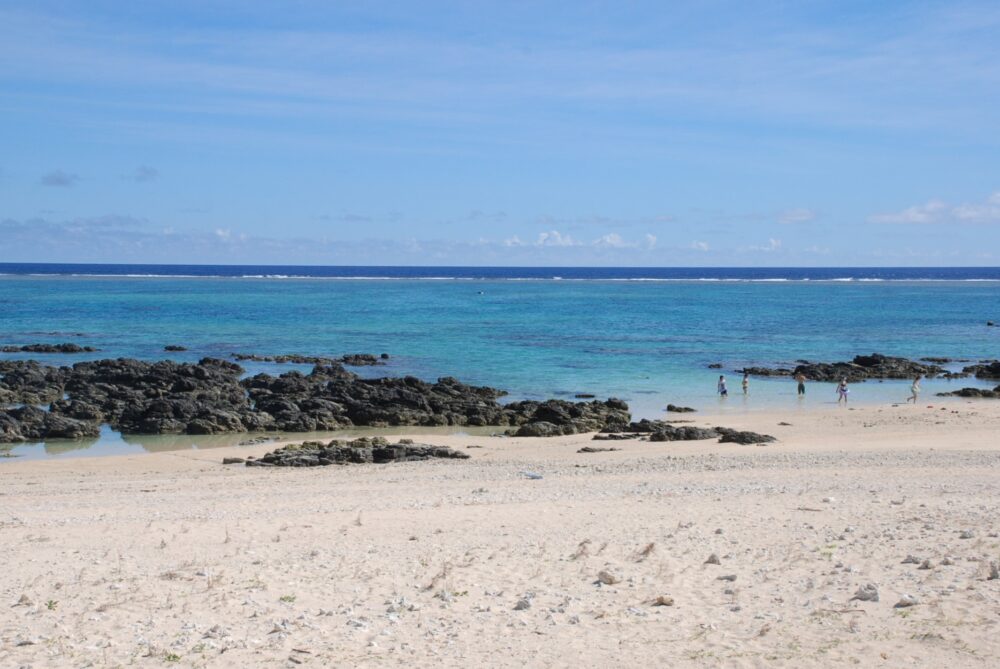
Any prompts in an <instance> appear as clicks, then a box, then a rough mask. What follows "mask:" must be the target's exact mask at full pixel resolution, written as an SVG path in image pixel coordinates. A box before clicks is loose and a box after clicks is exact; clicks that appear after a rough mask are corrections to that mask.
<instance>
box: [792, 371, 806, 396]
mask: <svg viewBox="0 0 1000 669" xmlns="http://www.w3.org/2000/svg"><path fill="white" fill-rule="evenodd" d="M795 380H796V381H797V382H798V384H799V396H802V395H805V394H806V375H805V374H803V373H802V372H799V373H798V374H796V375H795Z"/></svg>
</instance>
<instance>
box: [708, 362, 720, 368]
mask: <svg viewBox="0 0 1000 669" xmlns="http://www.w3.org/2000/svg"><path fill="white" fill-rule="evenodd" d="M708 368H709V369H722V363H721V362H713V363H712V364H710V365H709V366H708Z"/></svg>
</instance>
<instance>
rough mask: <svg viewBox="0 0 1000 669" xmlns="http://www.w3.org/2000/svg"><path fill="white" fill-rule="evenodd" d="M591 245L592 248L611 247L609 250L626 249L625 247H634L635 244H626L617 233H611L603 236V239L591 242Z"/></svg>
mask: <svg viewBox="0 0 1000 669" xmlns="http://www.w3.org/2000/svg"><path fill="white" fill-rule="evenodd" d="M593 245H594V246H606V247H611V248H615V249H621V248H626V247H629V246H636V244H634V243H628V242H626V241H625V240H624V239H622V236H621V235H619V234H618V233H617V232H612V233H610V234H607V235H604V236H603V237H599V238H597V239H595V240H594V241H593Z"/></svg>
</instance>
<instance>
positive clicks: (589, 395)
mask: <svg viewBox="0 0 1000 669" xmlns="http://www.w3.org/2000/svg"><path fill="white" fill-rule="evenodd" d="M596 397H597V395H594V394H592V393H577V394H576V395H573V398H574V399H578V400H592V399H594V398H596Z"/></svg>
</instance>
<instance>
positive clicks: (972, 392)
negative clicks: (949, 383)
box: [937, 386, 1000, 399]
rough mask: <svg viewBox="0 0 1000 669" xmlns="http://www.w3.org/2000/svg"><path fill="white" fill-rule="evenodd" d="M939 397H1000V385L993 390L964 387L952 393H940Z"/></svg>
mask: <svg viewBox="0 0 1000 669" xmlns="http://www.w3.org/2000/svg"><path fill="white" fill-rule="evenodd" d="M937 395H938V397H982V398H986V399H1000V386H997V387H996V388H994V389H993V390H990V389H988V388H962V389H961V390H954V391H952V392H950V393H938V394H937Z"/></svg>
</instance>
